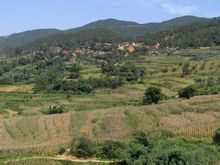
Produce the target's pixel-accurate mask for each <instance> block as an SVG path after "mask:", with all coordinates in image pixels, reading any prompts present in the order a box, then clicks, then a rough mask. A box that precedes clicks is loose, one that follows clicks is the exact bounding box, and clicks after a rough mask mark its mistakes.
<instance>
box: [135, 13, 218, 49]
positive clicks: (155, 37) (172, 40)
mask: <svg viewBox="0 0 220 165" xmlns="http://www.w3.org/2000/svg"><path fill="white" fill-rule="evenodd" d="M138 40H139V41H144V42H145V43H146V44H148V45H153V44H156V43H160V44H161V46H162V47H173V46H175V47H180V48H185V47H199V46H211V45H219V44H220V17H218V18H213V19H212V20H210V21H203V22H194V23H191V24H188V25H185V26H181V27H178V28H175V29H172V30H165V31H160V32H157V33H147V34H145V35H143V36H141V37H138Z"/></svg>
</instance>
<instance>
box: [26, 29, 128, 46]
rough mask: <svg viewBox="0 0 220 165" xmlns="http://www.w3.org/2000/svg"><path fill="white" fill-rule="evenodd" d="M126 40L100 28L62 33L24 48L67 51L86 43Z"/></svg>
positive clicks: (124, 37)
mask: <svg viewBox="0 0 220 165" xmlns="http://www.w3.org/2000/svg"><path fill="white" fill-rule="evenodd" d="M128 40H130V38H129V37H128V36H126V35H124V34H121V33H118V32H114V31H111V30H109V29H103V28H100V29H90V30H82V31H74V32H72V31H69V32H63V33H60V34H58V35H54V36H50V37H47V38H43V39H39V40H37V41H35V42H32V43H31V44H29V45H27V46H26V48H35V49H38V48H39V47H42V46H44V47H51V46H59V47H62V48H66V49H69V48H72V47H78V46H80V45H85V44H86V43H97V42H100V43H120V42H124V41H128Z"/></svg>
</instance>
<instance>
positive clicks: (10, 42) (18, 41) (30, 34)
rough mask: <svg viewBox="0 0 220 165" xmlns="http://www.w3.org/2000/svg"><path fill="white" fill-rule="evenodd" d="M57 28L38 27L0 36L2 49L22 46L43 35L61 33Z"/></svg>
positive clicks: (0, 48)
mask: <svg viewBox="0 0 220 165" xmlns="http://www.w3.org/2000/svg"><path fill="white" fill-rule="evenodd" d="M59 32H60V30H57V29H38V30H30V31H25V32H22V33H15V34H12V35H9V36H6V37H0V51H4V50H9V49H10V48H16V47H22V46H24V45H26V44H28V43H30V42H33V41H35V40H37V39H40V38H42V37H48V36H51V35H54V34H57V33H59Z"/></svg>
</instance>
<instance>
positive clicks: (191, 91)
mask: <svg viewBox="0 0 220 165" xmlns="http://www.w3.org/2000/svg"><path fill="white" fill-rule="evenodd" d="M196 92H197V90H196V88H195V87H193V86H188V87H186V88H183V89H181V90H180V91H179V92H178V93H179V97H182V98H187V99H190V97H192V96H194V95H195V94H196Z"/></svg>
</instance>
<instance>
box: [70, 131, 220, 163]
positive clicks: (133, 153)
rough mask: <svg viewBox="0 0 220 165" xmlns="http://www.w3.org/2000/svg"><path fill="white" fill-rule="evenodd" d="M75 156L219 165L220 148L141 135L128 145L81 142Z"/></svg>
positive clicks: (135, 161) (142, 133)
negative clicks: (217, 164) (219, 150)
mask: <svg viewBox="0 0 220 165" xmlns="http://www.w3.org/2000/svg"><path fill="white" fill-rule="evenodd" d="M71 154H74V155H76V156H77V157H79V158H81V157H84V158H88V157H89V156H90V157H91V156H93V155H96V156H97V157H99V158H102V159H113V160H117V161H119V162H121V163H122V164H158V163H159V164H171V163H174V164H213V163H214V164H215V163H217V162H218V161H219V152H218V148H217V146H214V145H212V144H211V143H208V142H206V141H202V142H201V141H200V144H199V145H198V141H196V140H192V139H185V138H170V137H167V136H165V135H163V134H162V133H161V132H158V133H157V134H155V135H154V136H153V137H151V138H150V137H149V136H148V135H146V134H145V133H144V132H141V131H137V132H135V133H134V134H133V136H132V138H131V140H130V141H129V142H128V143H120V142H114V141H105V142H104V143H101V144H97V143H96V144H95V143H94V142H92V141H90V140H89V139H87V138H80V139H78V140H77V145H76V146H75V147H71Z"/></svg>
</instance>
